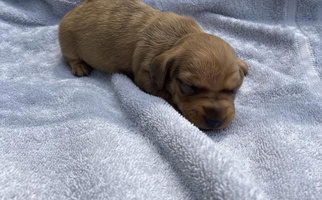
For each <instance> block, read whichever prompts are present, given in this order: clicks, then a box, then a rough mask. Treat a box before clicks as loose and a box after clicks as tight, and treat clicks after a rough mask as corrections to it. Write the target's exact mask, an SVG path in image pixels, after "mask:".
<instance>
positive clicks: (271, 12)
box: [0, 0, 322, 200]
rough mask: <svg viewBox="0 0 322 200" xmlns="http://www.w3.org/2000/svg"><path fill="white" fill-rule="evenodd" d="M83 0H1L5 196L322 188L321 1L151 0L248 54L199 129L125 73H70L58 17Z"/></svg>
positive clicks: (188, 195)
mask: <svg viewBox="0 0 322 200" xmlns="http://www.w3.org/2000/svg"><path fill="white" fill-rule="evenodd" d="M80 2H81V1H80V0H45V1H44V0H28V1H22V0H0V155H1V156H0V199H160V200H161V199H162V200H164V199H169V200H173V199H184V200H186V199H285V200H289V199H301V200H303V199H316V200H318V199H322V81H321V78H322V64H321V63H322V52H321V51H322V42H321V38H322V34H321V33H322V14H321V13H322V2H321V1H320V0H304V1H302V0H298V1H296V0H277V1H272V0H269V1H257V0H230V1H226V0H145V2H146V3H148V4H150V5H151V6H153V7H155V8H158V9H160V10H163V11H174V12H177V13H179V14H185V15H190V16H193V17H194V18H195V19H196V20H197V21H198V22H199V23H200V24H201V25H202V26H203V28H204V29H205V30H206V31H207V32H210V33H212V34H215V35H218V36H220V37H222V38H223V39H225V40H227V41H228V42H229V43H230V44H231V45H232V46H233V47H234V48H235V49H236V51H237V53H238V55H239V57H240V58H242V59H244V60H245V61H246V62H247V63H248V64H249V66H250V71H249V76H248V77H246V78H245V81H244V84H243V86H242V88H241V90H240V92H239V94H238V95H237V98H236V112H237V113H236V118H235V120H234V121H233V123H232V124H231V126H229V127H228V128H227V129H225V130H222V131H208V132H202V131H200V130H198V129H197V128H196V127H194V126H193V125H191V123H190V122H188V121H187V120H186V119H185V118H183V117H182V116H181V115H180V114H179V113H177V112H176V111H175V110H174V109H173V108H172V107H171V106H170V105H168V104H167V103H166V102H165V101H164V100H162V99H160V98H157V97H154V96H151V95H148V94H145V93H144V92H142V91H141V90H140V89H138V88H137V87H136V86H135V85H134V84H133V83H132V82H131V81H130V80H129V79H128V78H127V77H125V76H123V75H119V74H103V73H100V72H98V71H94V72H93V73H92V74H91V76H89V77H84V78H76V77H74V76H73V75H72V74H71V72H70V69H69V67H68V66H67V65H66V63H64V62H63V60H62V55H61V52H60V48H59V44H58V39H57V35H58V24H59V21H60V20H61V18H62V17H63V15H64V14H65V13H66V12H68V11H69V10H71V9H72V8H74V7H75V6H76V5H77V4H79V3H80Z"/></svg>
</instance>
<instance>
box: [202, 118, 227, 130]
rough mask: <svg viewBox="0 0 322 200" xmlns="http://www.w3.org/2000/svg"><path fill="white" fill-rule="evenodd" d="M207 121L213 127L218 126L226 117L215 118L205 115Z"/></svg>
mask: <svg viewBox="0 0 322 200" xmlns="http://www.w3.org/2000/svg"><path fill="white" fill-rule="evenodd" d="M205 121H206V124H207V125H208V126H209V127H211V128H218V127H220V126H221V125H222V124H223V123H224V122H225V120H224V119H215V118H212V117H205Z"/></svg>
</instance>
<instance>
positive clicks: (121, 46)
mask: <svg viewBox="0 0 322 200" xmlns="http://www.w3.org/2000/svg"><path fill="white" fill-rule="evenodd" d="M59 42H60V46H61V50H62V54H63V56H64V59H65V60H66V61H67V62H68V63H69V65H70V66H71V70H72V73H73V74H74V75H76V76H86V75H88V74H89V73H90V71H91V70H92V68H94V69H97V70H100V71H103V72H108V73H124V74H126V75H128V76H130V77H131V78H132V79H133V81H134V82H135V84H136V85H137V86H138V87H140V88H141V89H142V90H143V91H145V92H147V93H149V94H152V95H156V96H159V97H161V98H163V99H165V100H166V101H168V102H169V103H170V104H172V105H173V106H174V107H175V108H176V109H177V110H178V111H179V112H180V113H182V115H183V116H185V117H186V118H187V119H188V120H189V121H190V122H192V123H193V124H194V125H196V126H197V127H199V128H200V129H206V130H209V129H222V128H225V127H226V126H228V125H229V124H230V123H231V121H232V120H233V118H234V115H235V108H234V99H235V95H236V92H237V90H238V89H239V88H240V86H241V85H242V82H243V79H244V76H245V75H246V74H247V73H248V67H247V64H246V63H245V62H244V61H242V60H239V59H237V58H236V54H235V51H234V49H233V48H232V47H231V46H230V45H229V44H228V43H227V42H225V41H224V40H222V39H221V38H219V37H216V36H213V35H210V34H207V33H205V32H204V31H203V29H202V28H201V27H200V26H199V25H198V23H197V22H196V21H195V20H194V19H192V18H190V17H186V16H180V15H176V14H174V13H169V12H161V11H158V10H155V9H153V8H151V7H149V6H148V5H146V4H144V3H143V2H141V1H139V0H117V1H114V0H87V1H85V2H83V3H82V4H81V5H79V6H78V7H76V8H75V9H74V10H72V11H70V12H69V13H68V14H67V15H66V16H65V17H64V18H63V20H62V22H61V24H60V27H59Z"/></svg>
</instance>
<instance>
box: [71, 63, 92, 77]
mask: <svg viewBox="0 0 322 200" xmlns="http://www.w3.org/2000/svg"><path fill="white" fill-rule="evenodd" d="M67 61H68V63H69V65H70V67H71V69H72V74H74V75H75V76H78V77H81V76H88V75H89V73H90V72H91V71H92V67H91V66H89V65H88V64H87V63H85V62H84V61H82V60H80V59H79V60H67Z"/></svg>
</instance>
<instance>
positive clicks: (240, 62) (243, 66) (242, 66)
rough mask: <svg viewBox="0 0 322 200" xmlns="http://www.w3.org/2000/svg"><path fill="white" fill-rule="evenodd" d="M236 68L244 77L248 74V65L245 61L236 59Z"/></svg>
mask: <svg viewBox="0 0 322 200" xmlns="http://www.w3.org/2000/svg"><path fill="white" fill-rule="evenodd" d="M237 63H238V66H239V67H240V69H241V71H242V72H243V74H244V76H247V74H248V65H247V64H246V62H245V61H243V60H240V59H238V60H237Z"/></svg>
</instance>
